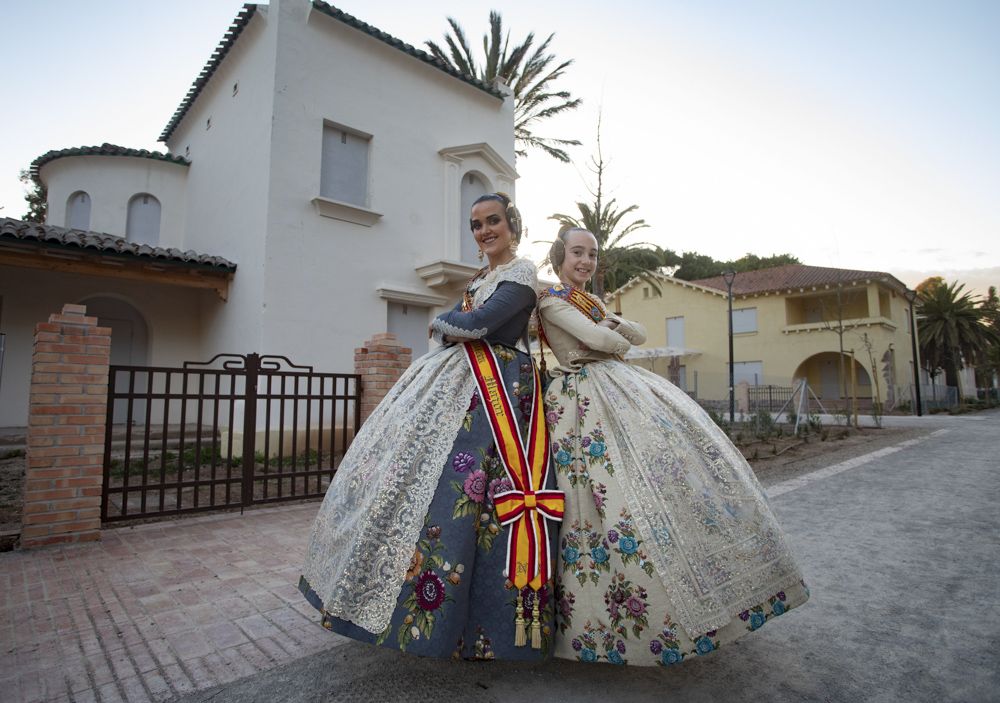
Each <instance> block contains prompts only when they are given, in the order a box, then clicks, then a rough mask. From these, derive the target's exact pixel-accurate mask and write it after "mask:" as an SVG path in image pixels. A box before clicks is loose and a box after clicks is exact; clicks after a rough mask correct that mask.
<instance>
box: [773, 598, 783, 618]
mask: <svg viewBox="0 0 1000 703" xmlns="http://www.w3.org/2000/svg"><path fill="white" fill-rule="evenodd" d="M771 612H772V613H774V614H775V615H781V614H782V613H784V612H785V604H784V603H782V602H781V601H780V600H776V601H774V604H773V605H772V606H771Z"/></svg>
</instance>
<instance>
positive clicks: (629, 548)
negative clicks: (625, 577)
mask: <svg viewBox="0 0 1000 703" xmlns="http://www.w3.org/2000/svg"><path fill="white" fill-rule="evenodd" d="M618 548H619V549H620V550H621V551H622V553H623V554H635V553H636V552H637V551H639V543H638V542H637V541H636V539H635V537H627V536H626V537H622V538H621V539H620V540H618Z"/></svg>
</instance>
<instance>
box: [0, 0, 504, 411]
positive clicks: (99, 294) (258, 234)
mask: <svg viewBox="0 0 1000 703" xmlns="http://www.w3.org/2000/svg"><path fill="white" fill-rule="evenodd" d="M513 110H514V106H513V98H512V97H510V96H509V91H507V90H506V88H504V87H503V86H488V85H485V84H482V83H480V82H478V81H475V80H470V79H467V78H464V77H462V76H460V75H457V74H455V73H453V72H451V71H450V70H449V69H448V68H447V67H445V66H443V65H441V64H439V63H438V62H437V61H436V60H435V59H433V58H432V57H431V56H429V55H428V54H426V53H424V52H422V51H420V50H418V49H415V48H414V47H412V46H409V45H407V44H405V43H403V42H401V41H400V40H398V39H395V38H394V37H391V36H389V35H387V34H385V33H383V32H381V31H380V30H378V29H376V28H374V27H371V26H369V25H366V24H364V23H363V22H361V21H360V20H357V19H355V18H354V17H351V16H350V15H347V14H345V13H342V12H341V11H339V10H337V9H336V8H334V7H332V6H330V5H328V4H326V3H323V2H319V1H314V2H311V1H310V0H272V2H271V3H270V5H244V6H243V7H242V9H240V10H239V14H238V16H237V18H236V20H235V21H234V23H233V26H232V27H231V28H230V30H229V31H228V32H227V33H226V35H225V37H224V38H223V40H222V41H221V43H220V45H219V47H218V50H217V51H216V52H215V54H213V58H212V59H211V60H210V61H209V63H208V65H206V67H205V69H204V70H203V71H202V73H201V74H200V75H199V76H198V78H197V79H196V80H195V82H194V84H193V85H192V87H191V90H190V91H189V92H188V94H187V96H186V97H185V98H184V100H183V101H182V103H181V104H180V106H179V107H178V109H177V111H176V113H175V114H174V115H173V117H172V118H171V119H170V121H169V123H168V124H167V126H166V127H165V128H164V130H163V132H162V134H161V136H160V141H162V142H164V143H165V144H166V153H158V152H146V151H139V150H133V149H126V148H123V147H117V146H113V145H109V144H105V145H103V146H100V147H80V148H71V149H63V150H60V151H53V152H49V153H48V154H45V155H43V156H41V157H39V158H38V159H36V161H35V162H34V164H33V172H34V173H35V175H36V178H37V179H38V180H39V181H40V182H41V183H42V184H44V185H45V186H46V187H47V189H48V215H47V221H46V223H45V224H44V225H37V224H32V223H24V222H21V221H19V220H12V219H9V218H8V219H0V333H3V334H4V335H5V336H4V342H5V345H4V346H5V354H4V359H3V370H2V376H0V427H2V426H22V425H24V424H25V418H26V416H27V407H28V381H29V378H28V377H29V369H30V361H31V344H32V332H33V329H34V325H35V324H36V323H38V322H40V321H43V320H45V319H46V318H47V317H48V315H49V314H50V313H54V312H58V311H59V309H60V308H61V306H62V305H63V304H64V303H83V304H86V305H87V306H88V314H92V315H96V316H98V317H99V318H100V320H101V323H102V324H106V325H108V326H111V327H112V328H113V341H112V345H113V346H112V363H132V364H147V365H154V366H176V365H179V364H181V363H182V362H184V361H189V360H192V361H197V360H207V359H209V358H211V357H212V356H214V355H215V354H217V353H240V354H242V353H248V352H259V353H265V354H280V355H284V356H287V357H289V358H290V359H292V360H293V361H294V362H296V363H299V364H309V365H313V366H315V367H316V368H317V370H325V371H342V372H349V371H350V370H351V368H352V354H353V349H354V348H355V347H356V346H359V345H360V344H361V343H362V342H363V341H364V340H365V339H366V338H368V337H370V336H371V335H372V334H374V333H377V332H383V331H389V332H394V333H396V334H398V335H399V336H400V338H401V339H402V340H403V341H404V343H405V344H407V345H410V346H412V347H413V348H414V355H419V354H420V353H422V352H424V351H426V350H427V339H426V338H427V335H426V330H427V325H428V323H429V321H430V319H431V317H432V316H433V315H434V314H435V313H436V312H437V310H438V309H440V308H441V307H442V306H445V305H450V304H452V303H453V301H454V300H455V299H456V298H457V296H458V293H459V291H460V290H461V288H462V286H463V285H464V283H465V281H466V280H467V278H468V276H470V275H471V274H472V273H473V272H474V271H475V269H476V268H478V262H477V260H476V257H475V252H476V247H475V243H474V241H473V240H472V236H471V234H470V233H469V231H468V226H467V224H466V223H467V214H468V211H469V207H470V204H471V201H472V200H473V199H474V198H475V197H477V196H478V195H480V194H482V193H484V192H488V191H491V190H503V191H507V192H513V189H514V181H515V179H516V177H517V174H516V173H515V172H514V169H513V163H514V134H513V121H514V119H513Z"/></svg>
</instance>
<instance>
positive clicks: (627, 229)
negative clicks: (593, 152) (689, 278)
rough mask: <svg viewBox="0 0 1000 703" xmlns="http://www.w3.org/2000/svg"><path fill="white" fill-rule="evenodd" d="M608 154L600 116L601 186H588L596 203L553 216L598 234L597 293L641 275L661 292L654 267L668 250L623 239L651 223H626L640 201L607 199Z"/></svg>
mask: <svg viewBox="0 0 1000 703" xmlns="http://www.w3.org/2000/svg"><path fill="white" fill-rule="evenodd" d="M605 168H606V166H605V164H604V155H603V154H602V153H601V118H600V117H598V119H597V156H595V157H591V166H590V170H591V171H593V173H594V175H595V176H597V187H596V188H594V189H591V188H589V187H588V190H589V191H590V194H591V196H593V198H594V201H593V203H580V202H578V203H577V204H576V209H577V210H578V211H579V216H575V215H565V214H562V213H556V214H554V215H551V216H550V217H549V219H550V220H555V221H557V222H558V223H559V224H561V225H569V226H571V227H582V228H583V229H585V230H588V231H590V232H591V233H592V234H593V235H594V237H596V238H597V244H598V246H599V247H600V252H601V254H600V257H599V258H598V260H597V271H596V272H595V273H594V278H593V282H592V285H593V288H594V294H595V295H597V296H599V297H603V296H604V293H605V291H608V290H615V289H616V288H619V287H620V286H623V285H625V283H627V282H628V281H629V280H631V279H632V278H635V277H637V276H638V277H639V278H641V279H642V280H644V281H647V282H649V283H650V285H651V286H652V287H653V289H654V290H655V291H656V293H657V294H659V292H660V287H659V285H658V284H657V282H656V279H655V277H654V276H653V273H652V272H654V271H656V269H658V268H659V267H661V266H663V265H665V264H666V263H667V261H666V252H664V250H663V249H661V248H659V247H657V246H654V245H651V244H648V243H646V242H639V243H633V244H624V243H623V241H622V240H624V239H625V237H627V236H628V235H630V234H632V233H633V232H636V231H637V230H640V229H644V228H646V227H649V225H648V224H646V221H645V220H643V219H638V220H633V221H632V222H629V223H628V224H623V223H622V221H623V220H624V219H625V217H626V216H627V215H629V214H631V213H633V212H635V211H636V210H638V209H639V206H638V205H629V206H628V207H626V208H624V209H619V207H618V204H617V201H616V200H615V199H614V198H611V199H610V200H607V201H606V200H605V196H604V170H605Z"/></svg>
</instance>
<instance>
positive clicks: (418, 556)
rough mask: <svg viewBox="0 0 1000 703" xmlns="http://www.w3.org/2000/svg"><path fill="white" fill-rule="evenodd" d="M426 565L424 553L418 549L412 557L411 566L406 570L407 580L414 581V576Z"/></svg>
mask: <svg viewBox="0 0 1000 703" xmlns="http://www.w3.org/2000/svg"><path fill="white" fill-rule="evenodd" d="M423 565H424V555H423V553H422V552H421V551H420V550H419V549H417V550H415V551H414V552H413V556H412V557H410V568H409V569H407V570H406V580H407V581H412V580H413V577H414V576H416V575H417V574H419V573H420V567H422V566H423Z"/></svg>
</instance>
